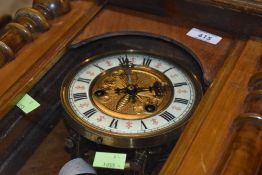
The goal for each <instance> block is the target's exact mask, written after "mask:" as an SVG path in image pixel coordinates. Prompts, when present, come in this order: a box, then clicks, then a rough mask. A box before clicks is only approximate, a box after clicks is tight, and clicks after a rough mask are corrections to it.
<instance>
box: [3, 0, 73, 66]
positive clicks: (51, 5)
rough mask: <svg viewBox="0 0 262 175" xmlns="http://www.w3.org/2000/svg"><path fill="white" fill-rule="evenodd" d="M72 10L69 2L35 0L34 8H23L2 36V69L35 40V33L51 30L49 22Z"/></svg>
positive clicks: (65, 0) (66, 0)
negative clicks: (28, 43) (18, 52)
mask: <svg viewBox="0 0 262 175" xmlns="http://www.w3.org/2000/svg"><path fill="white" fill-rule="evenodd" d="M69 10H70V3H69V0H34V1H33V7H32V8H22V9H20V10H18V11H17V12H16V14H15V17H14V20H13V21H12V22H11V23H9V24H7V25H6V28H5V32H3V34H2V36H1V35H0V68H1V67H2V66H4V65H5V64H7V63H8V62H10V61H12V60H13V59H14V58H15V53H17V51H18V50H19V49H21V48H22V47H23V46H24V45H25V44H26V43H27V42H30V41H32V40H33V34H34V33H35V32H43V31H46V30H48V29H49V28H50V24H49V23H48V20H50V19H54V18H56V17H58V16H60V15H63V14H65V13H67V12H68V11H69Z"/></svg>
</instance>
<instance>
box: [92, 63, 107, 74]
mask: <svg viewBox="0 0 262 175" xmlns="http://www.w3.org/2000/svg"><path fill="white" fill-rule="evenodd" d="M94 66H95V67H97V68H98V69H99V70H100V71H101V72H103V71H104V70H105V69H104V68H102V67H100V66H98V65H97V64H94Z"/></svg>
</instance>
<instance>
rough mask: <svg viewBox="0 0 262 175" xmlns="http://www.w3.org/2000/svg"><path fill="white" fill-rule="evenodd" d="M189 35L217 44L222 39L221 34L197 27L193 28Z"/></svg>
mask: <svg viewBox="0 0 262 175" xmlns="http://www.w3.org/2000/svg"><path fill="white" fill-rule="evenodd" d="M186 35H187V36H190V37H192V38H196V39H199V40H202V41H205V42H208V43H211V44H217V43H219V42H220V40H221V39H222V38H221V37H220V36H217V35H214V34H211V33H208V32H205V31H202V30H199V29H196V28H192V29H191V30H190V31H189V32H188V33H187V34H186Z"/></svg>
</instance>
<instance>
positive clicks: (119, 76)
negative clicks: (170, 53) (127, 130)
mask: <svg viewBox="0 0 262 175" xmlns="http://www.w3.org/2000/svg"><path fill="white" fill-rule="evenodd" d="M170 87H172V83H171V82H170V81H169V79H168V78H167V77H166V76H165V75H164V74H162V73H161V72H158V71H156V70H154V69H150V68H147V67H144V66H135V65H130V67H129V66H126V67H125V66H118V67H115V68H112V69H110V70H107V71H105V72H104V73H103V74H100V75H98V77H97V78H96V79H95V81H94V82H93V83H92V85H91V88H90V97H91V100H92V101H93V103H94V105H95V106H96V107H97V108H98V109H100V110H101V111H102V112H103V113H105V114H107V115H109V116H114V117H115V118H118V119H125V120H134V119H145V118H148V117H150V116H153V115H156V114H158V113H159V112H160V111H162V110H163V109H165V108H166V107H167V106H168V105H169V103H170V102H171V99H172V97H173V88H170Z"/></svg>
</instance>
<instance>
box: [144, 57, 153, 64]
mask: <svg viewBox="0 0 262 175" xmlns="http://www.w3.org/2000/svg"><path fill="white" fill-rule="evenodd" d="M151 61H152V60H151V59H149V58H144V59H143V66H149V65H150V63H151Z"/></svg>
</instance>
